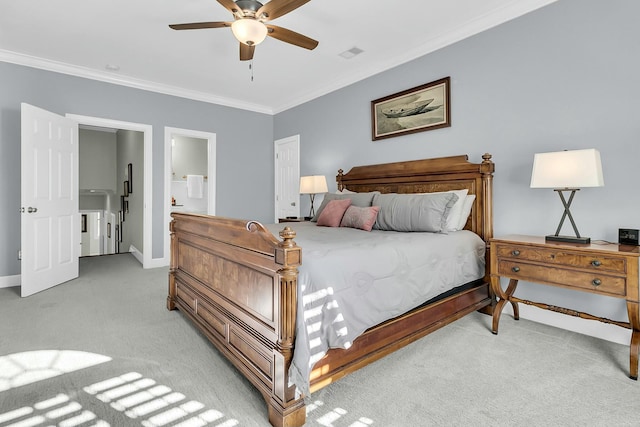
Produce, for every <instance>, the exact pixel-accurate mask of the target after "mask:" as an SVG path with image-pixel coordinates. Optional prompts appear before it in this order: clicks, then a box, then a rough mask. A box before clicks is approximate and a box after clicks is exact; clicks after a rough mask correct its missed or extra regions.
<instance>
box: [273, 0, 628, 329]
mask: <svg viewBox="0 0 640 427" xmlns="http://www.w3.org/2000/svg"><path fill="white" fill-rule="evenodd" d="M638 16H640V2H637V1H633V0H615V1H607V2H605V1H599V0H560V1H558V2H556V3H553V4H551V5H549V6H546V7H544V8H542V9H539V10H537V11H535V12H532V13H530V14H528V15H525V16H523V17H521V18H519V19H516V20H514V21H511V22H508V23H505V24H503V25H500V26H498V27H495V28H493V29H491V30H489V31H486V32H484V33H481V34H479V35H476V36H474V37H471V38H469V39H466V40H463V41H461V42H458V43H457V44H455V45H452V46H449V47H446V48H444V49H441V50H439V51H437V52H434V53H432V54H429V55H426V56H424V57H421V58H419V59H417V60H414V61H412V62H410V63H407V64H404V65H402V66H399V67H397V68H395V69H393V70H390V71H387V72H384V73H381V74H378V75H375V76H373V77H370V78H368V79H366V80H363V81H361V82H358V83H356V84H353V85H351V86H349V87H347V88H344V89H342V90H339V91H336V92H334V93H331V94H328V95H325V96H323V97H321V98H318V99H316V100H313V101H310V102H308V103H306V104H304V105H301V106H298V107H296V108H293V109H290V110H288V111H285V112H282V113H280V114H278V115H276V117H275V124H274V129H275V135H274V137H275V139H278V138H284V137H287V136H290V135H296V134H299V135H300V138H301V142H300V157H301V165H300V173H301V175H307V174H310V173H314V174H325V175H326V176H327V178H328V179H327V181H328V182H329V183H330V190H332V189H333V190H335V182H334V177H335V175H336V172H337V170H338V168H343V169H345V170H348V169H349V168H350V167H352V166H355V165H361V164H370V163H380V162H391V161H399V160H409V159H420V158H427V157H438V156H448V155H456V154H469V157H470V159H471V160H472V161H476V162H477V161H480V160H481V155H482V154H483V153H485V152H488V153H491V154H493V160H494V161H495V163H496V173H495V181H494V194H495V197H494V218H495V222H494V226H495V235H496V236H499V235H505V234H511V233H519V234H534V235H545V234H552V233H554V232H555V229H556V227H557V225H558V222H559V220H560V216H561V214H562V205H561V202H560V200H559V198H558V196H557V194H556V193H555V192H553V191H552V190H547V189H531V188H529V182H530V179H531V167H532V162H533V155H534V153H536V152H544V151H558V150H563V149H579V148H597V149H599V150H600V152H601V155H602V162H603V169H604V179H605V185H606V186H605V187H604V188H590V189H584V190H582V191H580V192H579V193H578V194H577V197H576V200H575V201H574V204H573V206H572V212H573V214H574V217H575V219H576V222H577V225H578V229H579V230H580V232H581V234H583V235H586V236H591V237H592V238H593V239H604V240H609V241H614V242H617V230H618V228H619V227H630V228H640V218H639V217H638V212H640V199H639V198H638V197H637V196H636V194H637V187H638V180H637V177H636V175H637V174H636V173H635V171H636V170H637V169H638V162H639V160H640V156H639V154H640V141H639V139H640V120H638V119H637V115H638V113H637V112H638V101H640V78H639V77H638V76H640V56H639V55H638V41H639V40H640V26H639V25H638V24H637V17H638ZM354 60H357V58H356V59H354ZM445 76H451V111H452V114H451V121H452V126H451V127H450V128H445V129H439V130H433V131H428V132H421V133H417V134H413V135H409V136H401V137H396V138H390V139H386V140H380V141H377V142H372V141H371V136H370V135H371V118H370V101H371V100H373V99H377V98H380V97H383V96H386V95H389V94H392V93H395V92H398V91H401V90H404V89H408V88H411V87H414V86H418V85H421V84H424V83H427V82H430V81H433V80H436V79H439V78H442V77H445ZM301 201H302V203H303V205H302V206H301V211H302V212H305V209H308V200H306V199H304V198H302V200H301ZM305 204H306V206H307V207H306V208H305ZM567 226H568V227H569V228H565V229H563V232H565V233H567V234H569V233H570V232H571V228H570V224H569V223H568V222H567V224H565V227H567ZM518 292H519V295H520V296H524V297H530V298H533V299H536V298H537V299H540V300H542V301H545V300H547V301H548V300H550V299H551V301H549V302H551V303H556V304H559V305H562V303H564V304H565V305H566V306H569V307H573V308H577V309H583V310H586V309H589V310H590V311H592V312H594V313H596V314H598V313H600V314H603V315H607V316H609V317H614V318H616V319H625V320H626V308H625V305H624V303H622V302H621V301H618V300H611V301H608V300H606V299H605V300H604V302H603V298H596V297H591V296H589V295H580V296H576V295H575V293H571V292H569V291H562V290H556V289H551V288H548V287H544V286H541V285H531V286H525V287H521V288H520V289H519V291H518ZM550 294H553V295H552V296H551V297H549V295H550ZM576 305H577V307H576Z"/></svg>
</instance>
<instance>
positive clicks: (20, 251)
mask: <svg viewBox="0 0 640 427" xmlns="http://www.w3.org/2000/svg"><path fill="white" fill-rule="evenodd" d="M18 261H22V250H21V249H18Z"/></svg>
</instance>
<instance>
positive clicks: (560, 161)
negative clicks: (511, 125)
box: [531, 148, 604, 244]
mask: <svg viewBox="0 0 640 427" xmlns="http://www.w3.org/2000/svg"><path fill="white" fill-rule="evenodd" d="M603 186H604V179H603V178H602V163H601V161H600V152H599V151H598V150H596V149H593V148H590V149H586V150H565V151H557V152H552V153H537V154H536V155H535V156H534V158H533V171H532V172H531V188H553V189H554V191H557V192H558V195H559V196H560V200H561V201H562V205H563V206H564V212H563V214H562V218H561V219H560V224H559V225H558V228H557V229H556V233H555V234H553V235H550V236H546V238H545V240H546V241H552V242H565V243H581V244H588V243H590V242H591V239H590V238H589V237H583V236H580V233H579V232H578V228H577V227H576V223H575V221H574V220H573V216H572V215H571V211H570V210H569V208H570V206H571V202H573V197H574V196H575V194H576V191H578V190H579V189H580V188H584V187H603ZM564 192H570V195H569V199H568V200H567V199H566V198H565V196H564ZM566 218H569V221H571V225H572V227H573V231H574V232H575V237H573V236H561V235H560V229H561V228H562V224H563V223H564V220H565V219H566Z"/></svg>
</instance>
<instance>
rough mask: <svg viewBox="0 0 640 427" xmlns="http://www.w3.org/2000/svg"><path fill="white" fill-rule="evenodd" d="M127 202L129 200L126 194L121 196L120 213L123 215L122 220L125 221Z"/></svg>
mask: <svg viewBox="0 0 640 427" xmlns="http://www.w3.org/2000/svg"><path fill="white" fill-rule="evenodd" d="M126 202H127V200H126V199H125V198H124V196H120V215H121V217H120V218H121V219H122V222H124V221H125V219H124V218H125V217H124V214H125V212H126V211H125V205H126Z"/></svg>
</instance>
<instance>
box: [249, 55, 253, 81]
mask: <svg viewBox="0 0 640 427" xmlns="http://www.w3.org/2000/svg"><path fill="white" fill-rule="evenodd" d="M249 69H250V70H251V81H253V59H251V61H250V62H249Z"/></svg>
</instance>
